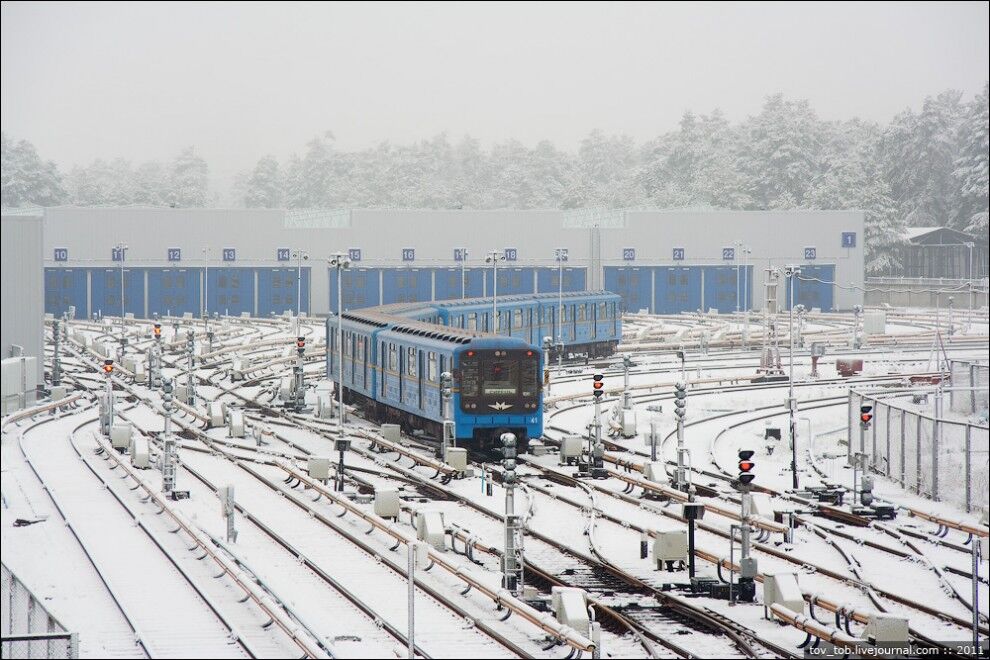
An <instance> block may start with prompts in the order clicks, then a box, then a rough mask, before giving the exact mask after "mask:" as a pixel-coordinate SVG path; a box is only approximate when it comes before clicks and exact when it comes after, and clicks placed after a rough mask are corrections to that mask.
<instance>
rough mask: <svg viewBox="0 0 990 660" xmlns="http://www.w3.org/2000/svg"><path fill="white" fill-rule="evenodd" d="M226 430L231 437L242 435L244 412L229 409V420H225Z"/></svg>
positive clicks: (241, 436)
mask: <svg viewBox="0 0 990 660" xmlns="http://www.w3.org/2000/svg"><path fill="white" fill-rule="evenodd" d="M227 430H228V432H229V433H230V437H231V438H243V437H244V413H243V412H241V411H240V410H231V411H230V420H229V421H228V422H227Z"/></svg>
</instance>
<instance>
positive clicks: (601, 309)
mask: <svg viewBox="0 0 990 660" xmlns="http://www.w3.org/2000/svg"><path fill="white" fill-rule="evenodd" d="M598 318H599V319H602V320H604V319H607V318H608V305H607V304H605V303H598Z"/></svg>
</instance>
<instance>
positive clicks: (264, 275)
mask: <svg viewBox="0 0 990 660" xmlns="http://www.w3.org/2000/svg"><path fill="white" fill-rule="evenodd" d="M255 271H256V272H257V274H258V309H257V314H258V316H262V317H267V316H271V315H272V314H283V313H285V312H292V313H295V312H296V306H297V305H298V304H299V298H300V296H301V297H302V311H304V312H306V313H307V314H308V313H309V278H310V271H311V269H310V268H309V267H306V268H302V269H301V270H298V271H297V269H296V268H256V269H255ZM298 283H301V285H302V286H301V289H302V290H301V291H300V287H299V286H298Z"/></svg>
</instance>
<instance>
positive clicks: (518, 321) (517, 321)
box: [512, 309, 523, 329]
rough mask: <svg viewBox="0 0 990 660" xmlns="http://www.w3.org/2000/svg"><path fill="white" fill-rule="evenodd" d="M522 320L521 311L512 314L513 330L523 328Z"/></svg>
mask: <svg viewBox="0 0 990 660" xmlns="http://www.w3.org/2000/svg"><path fill="white" fill-rule="evenodd" d="M522 320H523V313H522V310H521V309H517V310H516V311H515V312H513V314H512V327H513V328H517V329H518V328H521V327H522V326H523V322H522Z"/></svg>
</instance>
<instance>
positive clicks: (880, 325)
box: [863, 309, 887, 335]
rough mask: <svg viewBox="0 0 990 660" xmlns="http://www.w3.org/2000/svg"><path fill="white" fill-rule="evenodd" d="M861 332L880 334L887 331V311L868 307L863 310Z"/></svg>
mask: <svg viewBox="0 0 990 660" xmlns="http://www.w3.org/2000/svg"><path fill="white" fill-rule="evenodd" d="M863 332H864V333H865V334H868V335H882V334H884V333H885V332H887V312H886V311H884V310H882V309H868V310H866V311H865V312H863Z"/></svg>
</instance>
